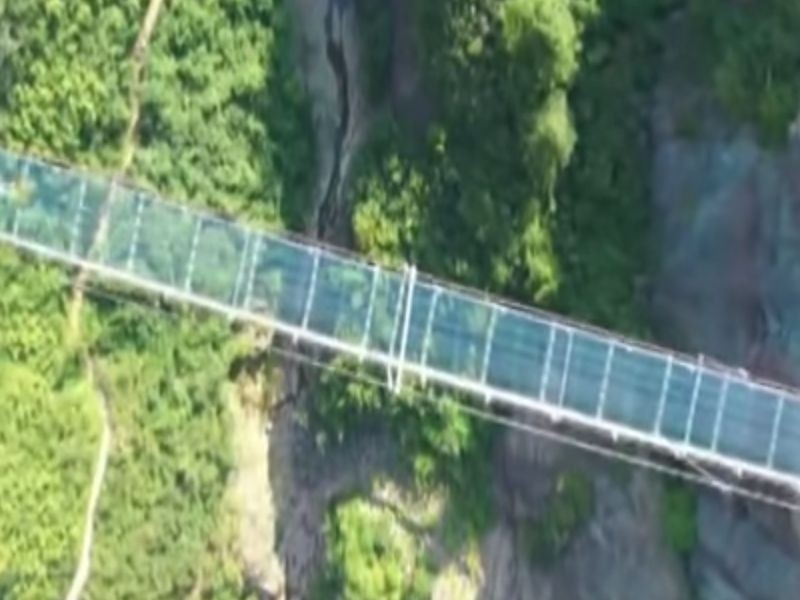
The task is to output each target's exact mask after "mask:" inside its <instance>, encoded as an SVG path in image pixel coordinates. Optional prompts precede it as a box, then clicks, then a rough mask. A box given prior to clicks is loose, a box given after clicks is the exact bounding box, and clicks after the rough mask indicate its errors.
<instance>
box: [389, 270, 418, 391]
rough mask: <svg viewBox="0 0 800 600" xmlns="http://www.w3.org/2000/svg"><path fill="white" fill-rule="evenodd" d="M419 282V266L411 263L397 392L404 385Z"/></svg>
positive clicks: (395, 387)
mask: <svg viewBox="0 0 800 600" xmlns="http://www.w3.org/2000/svg"><path fill="white" fill-rule="evenodd" d="M416 282H417V267H415V266H414V265H411V270H410V272H409V275H408V289H407V291H406V302H405V305H406V308H405V314H404V315H403V334H402V336H401V337H400V356H399V357H398V358H399V360H398V362H397V375H396V377H395V380H394V392H395V394H397V393H399V392H400V389H401V388H402V386H403V368H404V366H405V362H406V347H407V345H408V330H409V328H410V327H411V309H412V308H413V306H414V286H415V285H416Z"/></svg>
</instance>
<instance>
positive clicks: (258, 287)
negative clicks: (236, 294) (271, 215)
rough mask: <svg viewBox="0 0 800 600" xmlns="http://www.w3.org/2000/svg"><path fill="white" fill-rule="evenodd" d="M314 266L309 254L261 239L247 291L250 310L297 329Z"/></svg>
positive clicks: (308, 249)
mask: <svg viewBox="0 0 800 600" xmlns="http://www.w3.org/2000/svg"><path fill="white" fill-rule="evenodd" d="M313 262H314V257H313V253H312V250H311V249H310V248H301V247H299V246H297V245H295V244H290V243H288V242H284V241H281V240H279V239H278V238H275V237H262V238H261V244H260V250H259V253H258V256H257V257H256V264H255V270H254V271H253V280H252V282H251V286H252V287H251V290H250V294H251V297H250V305H249V307H250V308H251V309H252V310H255V311H258V312H264V313H267V314H269V315H272V316H274V317H276V318H278V319H280V320H281V321H283V322H284V323H287V324H289V325H295V326H299V325H300V324H301V323H302V321H303V311H304V309H305V305H306V298H307V296H308V291H309V286H310V282H311V269H312V265H313Z"/></svg>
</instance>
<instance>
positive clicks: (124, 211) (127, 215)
mask: <svg viewBox="0 0 800 600" xmlns="http://www.w3.org/2000/svg"><path fill="white" fill-rule="evenodd" d="M140 199H141V200H145V197H144V195H143V194H142V193H141V192H140V191H138V190H133V189H130V188H126V187H122V186H116V187H115V188H114V189H113V190H112V192H111V204H110V207H109V208H107V209H104V208H101V209H100V211H101V215H102V213H103V211H104V210H108V226H107V229H106V235H105V240H104V244H103V249H102V250H101V252H100V256H101V257H102V259H101V260H102V262H103V263H104V264H106V265H108V266H112V267H117V268H119V269H125V268H126V267H127V265H128V257H129V256H130V255H131V248H132V244H133V243H134V241H135V240H134V228H135V225H136V213H137V211H138V207H139V201H140Z"/></svg>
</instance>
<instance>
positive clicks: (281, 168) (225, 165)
mask: <svg viewBox="0 0 800 600" xmlns="http://www.w3.org/2000/svg"><path fill="white" fill-rule="evenodd" d="M275 4H276V3H273V2H270V1H264V0H248V1H245V2H241V1H238V0H204V1H202V2H191V3H188V4H186V5H185V6H181V7H180V9H179V10H178V9H176V10H166V11H165V12H164V14H163V15H162V17H161V18H160V20H159V23H158V27H157V28H156V31H155V34H154V39H153V41H152V44H151V47H150V49H149V51H148V60H147V73H146V81H145V84H144V92H143V99H142V100H143V102H142V115H141V123H140V127H139V141H138V148H137V152H136V155H135V157H134V166H133V170H134V173H135V175H136V178H137V179H139V180H143V181H147V182H149V183H150V184H152V185H153V186H154V187H155V188H156V189H158V190H159V191H160V192H161V193H164V194H168V195H169V196H171V197H173V198H182V199H189V200H192V201H194V202H196V203H201V204H203V205H206V206H210V207H212V208H214V209H216V210H219V211H220V212H223V213H226V214H228V215H239V216H247V217H250V218H251V219H256V220H260V221H267V222H273V223H275V222H277V221H279V220H280V219H284V220H286V221H288V222H290V223H292V224H294V225H295V226H297V225H298V224H299V223H300V222H301V219H302V217H303V215H304V209H305V208H306V206H307V205H306V202H305V200H306V198H307V196H308V193H307V192H308V189H307V188H308V185H309V183H310V181H311V179H310V178H309V177H308V173H309V170H310V169H313V153H312V148H311V140H312V136H311V133H310V123H309V122H308V120H309V116H308V115H309V113H308V111H307V103H306V100H305V98H304V96H303V93H302V90H301V88H300V84H299V76H298V74H297V73H296V72H295V71H294V70H293V69H294V67H293V65H292V64H291V63H290V55H289V40H288V36H289V34H290V30H289V23H288V21H287V16H286V14H285V12H284V11H283V10H282V9H281V8H280V7H278V8H276V6H275ZM277 4H279V3H277Z"/></svg>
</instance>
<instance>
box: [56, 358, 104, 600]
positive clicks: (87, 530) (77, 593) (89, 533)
mask: <svg viewBox="0 0 800 600" xmlns="http://www.w3.org/2000/svg"><path fill="white" fill-rule="evenodd" d="M86 362H87V371H88V375H89V381H90V383H91V384H92V387H94V388H97V386H96V385H95V382H94V366H93V365H92V362H91V360H89V359H88V358H87V361H86ZM96 394H97V397H98V398H97V406H98V409H99V410H100V415H101V417H102V421H103V432H102V435H101V437H100V447H99V448H98V450H97V462H96V464H95V470H94V476H93V477H92V488H91V491H90V492H89V503H88V505H87V506H86V525H85V526H84V529H83V541H82V543H81V555H80V560H79V561H78V568H77V569H76V570H75V575H74V577H73V578H72V585H70V588H69V592H68V593H67V595H66V600H79V598H80V597H81V594H82V593H83V588H84V587H85V586H86V582H87V581H88V580H89V570H90V567H91V556H92V546H93V543H94V515H95V513H96V512H97V504H98V502H99V501H100V492H101V491H102V489H103V481H104V480H105V476H106V468H107V466H108V455H109V453H110V450H111V427H110V424H109V418H108V405H107V404H108V398H107V397H106V393H105V391H104V390H102V389H97V392H96Z"/></svg>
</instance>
